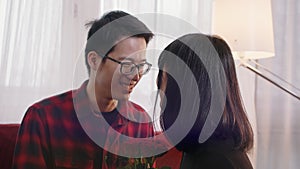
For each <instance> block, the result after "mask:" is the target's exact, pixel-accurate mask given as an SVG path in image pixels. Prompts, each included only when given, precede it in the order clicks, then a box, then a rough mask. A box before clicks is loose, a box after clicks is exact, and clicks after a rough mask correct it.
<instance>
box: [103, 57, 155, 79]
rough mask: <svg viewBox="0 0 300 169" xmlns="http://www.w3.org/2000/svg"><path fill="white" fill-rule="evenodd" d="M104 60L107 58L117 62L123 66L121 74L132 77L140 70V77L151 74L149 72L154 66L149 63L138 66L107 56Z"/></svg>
mask: <svg viewBox="0 0 300 169" xmlns="http://www.w3.org/2000/svg"><path fill="white" fill-rule="evenodd" d="M104 58H107V59H109V60H111V61H113V62H116V63H118V64H120V65H121V68H120V72H121V73H122V74H124V75H131V74H133V73H134V72H135V71H136V70H138V73H139V74H140V75H144V74H146V73H148V72H149V70H150V68H151V66H152V64H150V63H148V62H145V63H141V64H138V65H136V64H134V63H132V62H120V61H118V60H115V59H113V58H111V57H109V56H107V55H106V56H105V57H104Z"/></svg>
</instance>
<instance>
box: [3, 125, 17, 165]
mask: <svg viewBox="0 0 300 169" xmlns="http://www.w3.org/2000/svg"><path fill="white" fill-rule="evenodd" d="M19 127H20V124H0V159H1V160H0V168H1V169H11V165H12V159H13V154H14V149H15V143H16V137H17V134H18V130H19Z"/></svg>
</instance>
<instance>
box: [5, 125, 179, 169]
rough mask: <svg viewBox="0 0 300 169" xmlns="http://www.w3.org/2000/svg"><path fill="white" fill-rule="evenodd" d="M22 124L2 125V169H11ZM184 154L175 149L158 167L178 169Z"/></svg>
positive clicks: (158, 162) (158, 163) (158, 160)
mask: <svg viewBox="0 0 300 169" xmlns="http://www.w3.org/2000/svg"><path fill="white" fill-rule="evenodd" d="M19 127H20V124H0V169H11V165H12V159H13V153H14V148H15V143H16V137H17V133H18V130H19ZM181 156H182V153H181V152H179V151H178V150H176V149H175V148H173V149H171V151H169V152H168V153H166V154H165V155H164V156H162V157H159V158H158V159H157V161H156V165H157V167H162V166H169V167H171V168H172V169H178V168H179V165H180V159H181Z"/></svg>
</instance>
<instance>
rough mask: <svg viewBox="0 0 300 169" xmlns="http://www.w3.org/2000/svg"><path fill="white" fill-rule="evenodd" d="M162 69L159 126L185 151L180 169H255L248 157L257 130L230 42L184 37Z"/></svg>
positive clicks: (161, 63) (165, 58) (166, 55)
mask: <svg viewBox="0 0 300 169" xmlns="http://www.w3.org/2000/svg"><path fill="white" fill-rule="evenodd" d="M158 65H159V68H160V71H159V74H158V77H157V85H158V88H159V89H160V90H161V91H162V92H161V93H164V94H161V104H160V105H161V108H162V114H161V127H162V128H163V130H164V133H165V134H166V135H167V137H168V138H169V139H170V141H171V142H172V143H173V144H175V145H176V146H175V147H176V148H177V149H178V150H180V151H182V152H183V156H182V161H181V165H180V168H183V169H199V168H204V169H227V168H228V169H230V168H232V169H238V168H239V169H240V168H241V169H248V168H253V167H252V165H251V163H250V161H249V159H248V157H247V154H246V153H247V151H248V150H250V149H251V148H252V147H253V131H252V128H251V125H250V123H249V120H248V118H247V115H246V112H245V110H244V107H243V103H242V99H241V95H240V91H239V86H238V80H237V77H236V71H235V65H234V60H233V57H232V53H231V50H230V48H229V46H228V45H227V44H226V42H225V41H224V40H223V39H221V38H220V37H217V36H209V35H203V34H188V35H185V36H182V37H180V38H178V39H177V40H175V41H173V42H172V43H171V44H169V45H168V46H167V47H166V48H165V50H164V51H163V52H162V53H161V55H160V57H159V61H158ZM161 165H163V164H161Z"/></svg>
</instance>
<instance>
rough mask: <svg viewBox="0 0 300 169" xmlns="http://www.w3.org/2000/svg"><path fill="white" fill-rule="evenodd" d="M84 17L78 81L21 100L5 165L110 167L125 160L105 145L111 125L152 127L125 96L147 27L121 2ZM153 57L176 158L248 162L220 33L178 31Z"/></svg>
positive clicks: (21, 168) (140, 69)
mask: <svg viewBox="0 0 300 169" xmlns="http://www.w3.org/2000/svg"><path fill="white" fill-rule="evenodd" d="M89 25H90V26H91V27H90V30H89V32H88V38H87V45H86V50H85V59H86V66H87V69H88V74H89V79H88V80H87V81H85V82H84V83H83V84H82V86H81V87H80V88H79V89H76V90H72V91H69V92H65V93H62V94H59V95H56V96H52V97H49V98H46V99H44V100H42V101H40V102H37V103H35V104H33V105H32V106H30V107H29V108H28V110H27V111H26V113H25V115H24V117H23V120H22V123H21V126H20V129H19V132H18V137H17V141H16V147H15V153H14V159H13V168H14V169H29V168H30V169H41V168H47V169H51V168H80V169H85V168H86V169H88V168H94V169H96V168H97V169H99V168H112V169H114V168H118V167H120V166H121V167H122V165H123V166H124V165H126V164H124V163H123V162H122V161H120V160H119V158H118V154H117V153H115V152H114V151H111V150H112V149H110V148H109V145H110V143H111V142H116V141H117V139H119V138H120V137H119V136H120V135H124V136H127V137H128V138H149V137H153V136H154V130H153V124H152V123H151V119H150V118H149V116H148V114H147V113H146V112H145V111H144V110H143V108H141V107H140V106H139V105H137V104H135V103H132V102H131V101H129V96H130V93H131V92H132V90H133V89H134V87H135V86H136V84H137V83H138V82H139V80H140V79H141V78H142V76H143V75H145V74H146V73H148V72H149V70H150V68H151V66H152V65H151V64H150V63H148V62H147V60H146V56H145V51H146V47H147V44H148V42H149V41H150V40H151V39H152V37H153V33H152V32H151V31H150V30H149V29H148V28H147V27H146V25H145V24H144V23H142V22H141V21H140V20H138V19H137V18H136V17H134V16H132V15H130V14H127V13H125V12H122V11H112V12H109V13H107V14H105V15H104V16H103V17H101V18H100V19H99V20H95V21H93V22H91V23H90V24H89ZM158 65H159V68H160V70H159V74H158V77H157V86H158V88H159V89H160V91H162V92H161V93H164V94H161V98H162V99H161V103H160V104H159V105H161V107H162V113H161V115H160V122H161V127H162V129H163V130H164V131H171V132H165V136H166V138H167V139H168V140H169V141H170V143H174V146H175V147H176V148H177V149H178V150H181V151H182V152H183V156H182V160H181V166H180V168H184V169H185V168H186V169H191V168H197V169H198V168H243V169H245V168H252V166H251V163H250V161H249V159H248V157H247V155H246V152H247V151H248V150H249V149H251V148H252V146H253V133H252V129H251V126H250V123H249V121H248V119H247V116H246V113H245V110H244V108H243V105H242V100H241V96H240V92H239V86H238V83H237V82H238V81H237V77H236V72H235V66H234V61H233V58H232V54H231V51H230V48H229V47H228V45H227V44H226V42H225V41H224V40H222V39H221V38H220V37H217V36H210V35H204V34H188V35H184V36H182V37H180V38H178V39H177V40H175V41H173V42H172V43H170V44H169V45H168V46H167V47H166V48H165V49H164V51H163V52H162V53H161V55H160V56H159V61H158ZM218 110H219V111H218ZM174 126H175V127H174ZM204 130H205V131H208V132H203V131H204ZM203 133H204V134H203ZM201 139H203V140H202V141H201ZM206 139H207V140H206ZM123 148H124V147H123ZM125 149H126V147H125ZM128 151H130V150H128ZM170 160H172V159H170ZM161 165H163V164H161Z"/></svg>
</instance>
